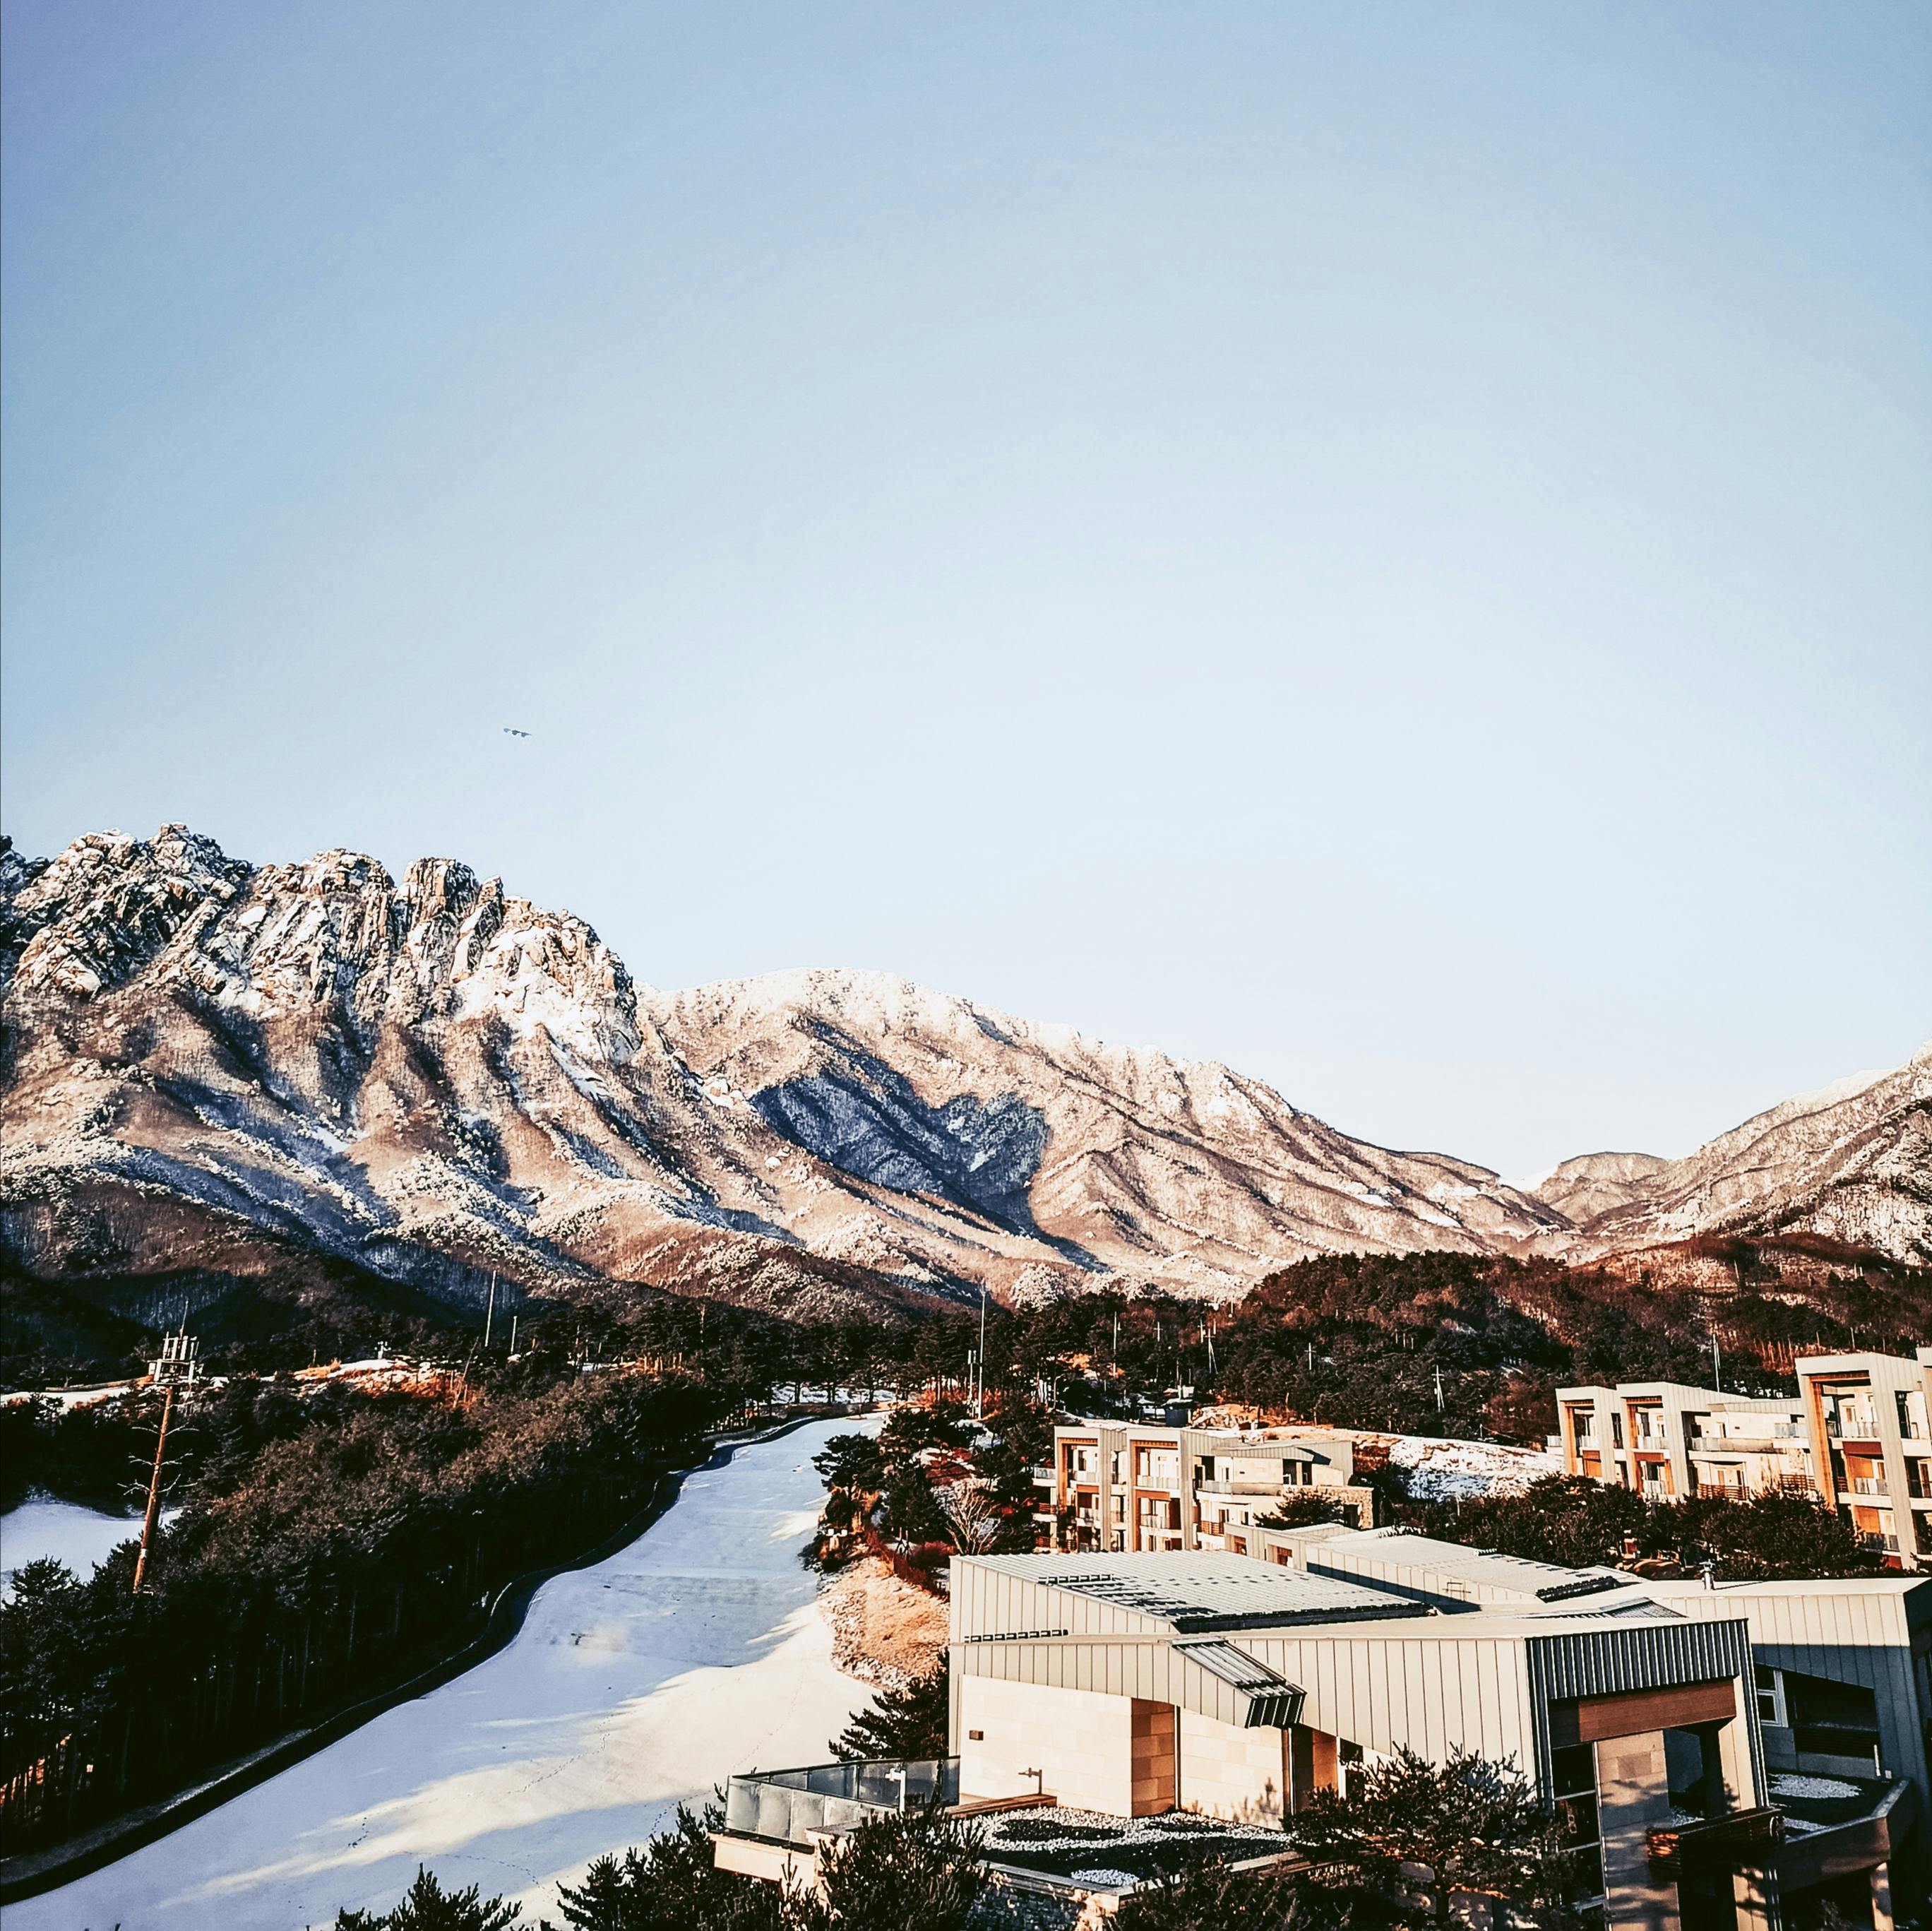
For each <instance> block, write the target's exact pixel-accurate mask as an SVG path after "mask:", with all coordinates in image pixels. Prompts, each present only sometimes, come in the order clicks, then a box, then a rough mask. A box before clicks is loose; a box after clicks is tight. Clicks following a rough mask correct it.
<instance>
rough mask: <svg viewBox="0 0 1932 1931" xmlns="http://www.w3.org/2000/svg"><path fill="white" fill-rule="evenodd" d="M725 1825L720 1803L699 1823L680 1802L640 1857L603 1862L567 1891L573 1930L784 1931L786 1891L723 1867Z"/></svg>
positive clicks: (567, 1921) (564, 1903) (565, 1905)
mask: <svg viewBox="0 0 1932 1931" xmlns="http://www.w3.org/2000/svg"><path fill="white" fill-rule="evenodd" d="M723 1821H724V1815H723V1812H721V1810H720V1809H719V1808H718V1806H717V1805H715V1804H706V1806H705V1807H704V1810H703V1815H701V1816H700V1815H694V1814H693V1813H692V1812H691V1810H690V1809H688V1808H687V1807H686V1806H685V1805H683V1804H682V1803H680V1804H679V1806H678V1807H677V1816H676V1820H675V1821H673V1824H672V1825H671V1827H670V1829H669V1830H662V1831H660V1832H658V1834H657V1835H656V1836H654V1837H652V1838H651V1839H649V1842H646V1845H644V1847H643V1849H642V1850H641V1851H640V1850H637V1849H631V1850H628V1851H625V1853H624V1854H623V1856H622V1857H621V1858H619V1857H599V1858H598V1860H596V1862H595V1863H593V1864H592V1866H590V1868H589V1870H588V1871H586V1872H585V1873H584V1877H583V1883H582V1884H577V1885H575V1886H572V1885H570V1884H559V1886H558V1887H557V1896H558V1902H559V1908H560V1909H561V1911H562V1917H563V1923H564V1926H565V1931H781V1927H783V1926H784V1925H785V1923H786V1922H787V1917H786V1911H787V1898H786V1894H785V1893H784V1892H783V1891H781V1890H780V1889H779V1888H778V1886H777V1885H775V1884H761V1883H760V1882H759V1881H757V1879H756V1878H748V1877H741V1876H740V1875H739V1874H738V1873H737V1872H735V1871H721V1870H720V1869H718V1866H717V1862H716V1859H715V1857H714V1855H713V1854H712V1845H711V1833H712V1831H713V1830H715V1829H717V1827H718V1825H719V1824H721V1823H722V1822H723ZM544 1931H553V1927H551V1926H548V1925H546V1926H544Z"/></svg>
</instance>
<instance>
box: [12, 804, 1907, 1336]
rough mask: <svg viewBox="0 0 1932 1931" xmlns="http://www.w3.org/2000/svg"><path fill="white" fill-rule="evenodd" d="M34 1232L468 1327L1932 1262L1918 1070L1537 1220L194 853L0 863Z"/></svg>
mask: <svg viewBox="0 0 1932 1931" xmlns="http://www.w3.org/2000/svg"><path fill="white" fill-rule="evenodd" d="M0 992H3V993H4V994H5V1015H6V1028H5V1058H4V1062H0V1080H4V1086H0V1094H4V1100H5V1116H4V1123H0V1124H3V1125H4V1134H0V1154H4V1162H5V1164H4V1179H0V1224H4V1233H5V1248H6V1251H7V1254H8V1255H9V1256H10V1257H11V1258H13V1259H14V1260H16V1261H17V1262H18V1263H20V1264H22V1265H23V1266H26V1268H28V1269H29V1270H30V1271H32V1272H36V1273H39V1274H41V1275H49V1276H54V1277H69V1278H71V1277H76V1276H79V1277H83V1278H85V1277H88V1276H91V1275H92V1276H105V1275H117V1274H118V1275H123V1276H125V1275H135V1276H139V1275H153V1274H155V1273H163V1272H178V1271H180V1270H181V1269H194V1268H205V1269H211V1270H213V1271H216V1272H222V1273H224V1274H226V1275H230V1276H233V1275H248V1274H250V1273H258V1272H264V1271H266V1270H267V1269H270V1268H272V1267H273V1266H275V1265H276V1264H277V1262H278V1257H286V1256H287V1254H288V1253H289V1252H290V1251H291V1250H294V1251H300V1252H302V1253H305V1254H320V1255H324V1256H329V1257H336V1258H338V1259H340V1260H344V1261H347V1262H353V1263H354V1264H355V1265H356V1266H357V1267H359V1268H361V1269H365V1270H368V1271H369V1272H374V1273H376V1274H378V1275H383V1276H385V1277H386V1278H389V1279H391V1280H394V1281H401V1282H405V1283H408V1284H410V1285H412V1286H413V1287H416V1288H419V1289H425V1290H428V1291H430V1292H432V1293H438V1294H441V1295H444V1296H452V1297H458V1298H463V1299H467V1298H470V1297H472V1296H474V1295H475V1293H477V1292H478V1290H479V1287H480V1284H481V1282H482V1281H483V1280H484V1278H486V1277H487V1273H488V1272H490V1271H492V1270H496V1271H500V1272H502V1273H503V1274H505V1275H507V1276H508V1277H510V1278H512V1279H514V1280H516V1281H520V1282H521V1283H522V1284H523V1285H524V1286H525V1287H528V1288H530V1289H532V1290H536V1291H540V1292H550V1293H565V1294H577V1295H582V1296H600V1295H608V1294H610V1293H618V1292H621V1291H622V1290H623V1289H624V1288H625V1286H626V1285H627V1284H637V1283H643V1284H651V1285H654V1286H658V1287H670V1288H673V1289H676V1290H682V1291H703V1292H706V1293H722V1294H725V1295H727V1296H730V1297H731V1298H733V1299H739V1300H742V1301H745V1302H750V1303H753V1304H756V1305H765V1306H769V1307H772V1308H781V1309H789V1310H792V1311H799V1312H811V1313H829V1312H833V1311H838V1310H840V1309H850V1308H853V1307H854V1306H856V1305H865V1306H868V1307H871V1306H877V1305H880V1302H882V1301H883V1302H887V1303H889V1302H900V1303H902V1304H904V1305H917V1304H920V1303H922V1302H931V1301H933V1300H935V1299H947V1298H959V1297H961V1296H966V1297H969V1298H970V1297H974V1296H977V1292H978V1290H979V1288H980V1286H982V1285H984V1286H986V1287H989V1288H991V1289H992V1290H993V1291H995V1293H998V1294H1000V1295H1001V1296H1005V1297H1007V1298H1012V1299H1032V1300H1037V1299H1041V1298H1044V1297H1050V1296H1053V1295H1055V1294H1058V1293H1066V1292H1069V1291H1073V1290H1078V1289H1079V1288H1080V1287H1082V1286H1084V1285H1088V1284H1093V1283H1094V1282H1096V1281H1101V1280H1111V1281H1117V1282H1121V1283H1148V1284H1161V1285H1164V1286H1166V1287H1172V1288H1175V1289H1178V1290H1183V1291H1189V1292H1197V1293H1205V1294H1213V1295H1223V1294H1227V1293H1234V1292H1238V1291H1239V1290H1241V1288H1242V1287H1244V1286H1245V1285H1247V1284H1248V1283H1250V1282H1251V1281H1253V1280H1255V1279H1256V1278H1259V1276H1260V1275H1262V1274H1264V1273H1265V1272H1268V1270H1269V1269H1271V1268H1272V1267H1275V1266H1280V1265H1281V1264H1283V1263H1286V1262H1288V1261H1291V1260H1295V1259H1298V1258H1301V1257H1304V1256H1307V1255H1309V1254H1320V1253H1330V1252H1336V1251H1371V1252H1376V1251H1379V1252H1389V1251H1409V1250H1412V1249H1416V1248H1433V1247H1441V1248H1457V1249H1460V1250H1462V1251H1469V1252H1476V1253H1509V1252H1524V1251H1534V1250H1541V1251H1556V1250H1558V1249H1560V1248H1564V1247H1565V1246H1568V1245H1572V1244H1574V1243H1575V1242H1577V1240H1578V1239H1579V1238H1580V1233H1579V1228H1578V1226H1577V1223H1581V1224H1582V1226H1581V1236H1582V1237H1583V1239H1586V1241H1587V1242H1589V1243H1590V1244H1592V1245H1593V1246H1595V1247H1598V1248H1601V1246H1602V1245H1604V1243H1606V1242H1610V1241H1613V1240H1616V1239H1622V1240H1627V1241H1643V1240H1651V1239H1657V1240H1662V1239H1673V1238H1676V1237H1679V1235H1680V1234H1681V1233H1683V1232H1685V1231H1693V1230H1697V1228H1700V1227H1703V1226H1705V1225H1706V1224H1714V1217H1715V1220H1724V1221H1726V1224H1729V1221H1733V1220H1737V1219H1738V1218H1739V1216H1746V1217H1748V1216H1749V1215H1751V1214H1754V1213H1758V1214H1769V1215H1771V1216H1772V1218H1774V1219H1777V1218H1778V1217H1780V1216H1782V1217H1783V1218H1782V1219H1781V1221H1779V1224H1790V1225H1797V1224H1801V1223H1802V1222H1803V1221H1804V1220H1805V1216H1806V1215H1811V1217H1812V1218H1813V1219H1814V1220H1815V1221H1819V1222H1820V1224H1823V1223H1824V1222H1825V1221H1829V1223H1830V1224H1831V1227H1832V1229H1833V1230H1834V1231H1841V1230H1843V1231H1845V1237H1846V1238H1852V1237H1853V1236H1852V1234H1851V1233H1850V1232H1849V1230H1851V1229H1852V1227H1854V1226H1855V1227H1857V1228H1858V1229H1859V1230H1862V1232H1861V1233H1859V1234H1858V1236H1857V1237H1858V1238H1860V1239H1867V1238H1869V1239H1870V1240H1871V1241H1872V1242H1873V1244H1874V1245H1881V1246H1882V1248H1884V1251H1887V1252H1890V1253H1893V1254H1898V1255H1900V1257H1906V1258H1920V1257H1925V1254H1926V1233H1925V1230H1926V1227H1927V1221H1928V1214H1927V1200H1926V1188H1925V1174H1926V1164H1925V1162H1924V1157H1923V1156H1924V1122H1923V1112H1924V1107H1923V1102H1924V1088H1925V1084H1926V1080H1925V1068H1924V1065H1923V1064H1922V1063H1921V1062H1918V1061H1915V1062H1913V1067H1914V1068H1918V1071H1917V1072H1916V1073H1915V1072H1914V1071H1913V1068H1906V1069H1905V1071H1904V1072H1903V1073H1901V1074H1898V1075H1894V1076H1890V1077H1891V1084H1890V1085H1887V1084H1886V1083H1885V1082H1884V1081H1879V1082H1877V1083H1874V1084H1873V1085H1872V1086H1870V1087H1869V1088H1866V1089H1860V1092H1861V1094H1863V1095H1865V1097H1864V1098H1863V1099H1862V1100H1861V1101H1856V1104H1857V1106H1858V1107H1861V1108H1862V1110H1861V1111H1859V1112H1858V1120H1859V1121H1860V1122H1861V1125H1860V1126H1859V1127H1858V1133H1857V1134H1855V1135H1853V1136H1852V1138H1853V1139H1855V1140H1856V1144H1855V1145H1852V1143H1850V1142H1849V1141H1848V1140H1847V1138H1846V1131H1841V1126H1838V1125H1832V1123H1831V1122H1829V1121H1826V1119H1824V1118H1823V1115H1821V1114H1820V1113H1819V1112H1818V1110H1817V1109H1816V1108H1815V1107H1814V1109H1812V1110H1810V1111H1805V1110H1802V1109H1801V1110H1799V1112H1797V1113H1789V1110H1787V1109H1780V1110H1777V1112H1776V1113H1775V1114H1772V1115H1766V1116H1765V1118H1764V1120H1763V1121H1762V1122H1752V1123H1751V1126H1750V1127H1748V1128H1741V1129H1739V1134H1734V1135H1730V1136H1727V1137H1726V1139H1725V1140H1722V1141H1718V1142H1714V1143H1712V1147H1711V1148H1707V1149H1704V1150H1703V1152H1702V1153H1700V1155H1694V1156H1693V1158H1692V1159H1691V1161H1679V1162H1669V1163H1664V1162H1652V1161H1646V1159H1645V1158H1644V1157H1643V1156H1621V1155H1619V1156H1592V1157H1591V1158H1590V1159H1589V1160H1586V1161H1582V1162H1570V1163H1567V1164H1566V1167H1565V1168H1563V1169H1559V1173H1558V1175H1556V1176H1551V1179H1550V1181H1548V1182H1545V1183H1544V1193H1543V1194H1542V1196H1541V1197H1538V1196H1536V1195H1535V1194H1527V1193H1524V1192H1522V1191H1518V1190H1517V1189H1515V1188H1511V1187H1509V1186H1508V1185H1505V1184H1504V1183H1503V1182H1502V1181H1500V1180H1499V1179H1498V1178H1497V1176H1496V1175H1495V1174H1493V1173H1490V1171H1488V1170H1487V1169H1485V1168H1483V1167H1477V1166H1474V1165H1472V1164H1469V1163H1468V1162H1466V1161H1457V1160H1454V1159H1451V1158H1448V1157H1447V1156H1445V1155H1435V1154H1410V1153H1397V1152H1388V1151H1386V1150H1385V1149H1381V1148H1378V1147H1373V1146H1367V1145H1366V1144H1365V1143H1362V1142H1361V1141H1358V1140H1352V1139H1350V1138H1349V1137H1348V1136H1347V1135H1346V1134H1342V1133H1340V1132H1337V1131H1336V1130H1335V1129H1334V1128H1331V1127H1329V1126H1328V1125H1325V1124H1324V1123H1323V1122H1321V1121H1319V1120H1317V1119H1313V1117H1311V1116H1309V1115H1307V1114H1306V1113H1301V1112H1298V1110H1296V1109H1295V1107H1292V1106H1291V1105H1289V1104H1288V1103H1287V1102H1286V1101H1284V1100H1283V1099H1282V1098H1281V1097H1280V1095H1277V1094H1276V1093H1274V1092H1272V1091H1271V1089H1268V1087H1266V1086H1262V1085H1261V1084H1260V1083H1258V1082H1256V1081H1254V1080H1248V1079H1246V1078H1244V1077H1242V1076H1241V1075H1240V1074H1236V1073H1234V1072H1232V1071H1229V1069H1228V1068H1226V1067H1223V1066H1219V1065H1208V1064H1202V1063H1199V1062H1187V1061H1181V1060H1176V1059H1169V1057H1167V1056H1166V1055H1164V1054H1161V1053H1154V1052H1149V1051H1145V1050H1124V1049H1120V1048H1116V1047H1108V1046H1105V1045H1103V1044H1100V1043H1099V1042H1097V1041H1093V1040H1089V1039H1086V1038H1082V1036H1081V1035H1078V1034H1076V1033H1074V1032H1070V1031H1067V1030H1065V1029H1060V1028H1055V1027H1047V1026H1034V1025H1031V1024H1028V1023H1025V1022H1024V1021H1021V1020H1014V1019H1011V1018H1009V1017H1006V1016H1005V1015H1003V1014H998V1013H995V1012H992V1011H988V1010H986V1009H985V1008H981V1007H979V1006H976V1005H974V1004H972V1003H971V1002H970V1001H968V1000H965V999H956V998H952V997H950V996H947V995H944V994H941V993H933V992H929V991H927V990H924V989H922V988H921V987H916V986H913V985H910V984H907V983H906V982H904V981H899V980H895V979H891V978H886V977H884V976H883V975H876V974H866V973H850V972H799V973H785V974H778V975H773V976H771V977H769V978H763V979H756V980H748V981H737V982H733V983H730V984H724V985H718V986H710V987H700V988H698V989H697V990H694V991H690V992H686V993H667V994H659V993H652V992H651V991H649V990H648V989H640V988H639V987H636V986H634V984H632V982H631V978H630V977H629V975H628V973H627V972H625V969H624V966H623V964H622V962H621V961H620V960H619V959H617V958H616V956H614V955H613V953H611V952H610V950H609V949H608V948H607V947H605V946H604V944H602V943H601V941H600V940H599V939H598V937H597V935H596V934H595V932H593V931H592V930H591V929H590V928H589V926H587V925H586V924H585V923H583V921H582V920H579V919H576V918H574V917H571V916H570V915H568V914H560V913H552V912H547V911H543V910H541V908H538V907H536V906H534V905H531V904H529V902H527V901H526V900H524V899H517V898H514V897H511V896H508V895H506V894H505V892H504V891H503V890H502V886H501V884H499V882H498V881H496V880H494V879H489V880H479V879H478V878H477V877H476V876H475V874H474V873H473V872H471V871H470V870H469V869H468V868H467V867H466V866H462V865H460V864H458V863H454V862H453V861H450V860H422V861H421V862H420V863H417V864H416V865H414V866H411V867H410V870H409V872H408V873H407V875H406V876H405V877H404V879H403V881H402V882H401V884H400V885H398V884H397V883H396V882H395V881H394V880H393V879H392V878H390V877H389V875H388V874H387V872H385V871H384V870H383V868H382V867H381V866H380V865H378V864H377V863H375V861H374V860H372V859H370V858H368V857H364V856H362V855H361V854H357V853H354V852H348V851H331V852H325V853H323V854H321V855H320V857H316V858H314V859H312V860H310V861H309V862H308V863H306V864H303V865H292V866H261V867H259V868H258V867H255V866H250V865H248V864H246V863H242V861H240V860H235V859H232V858H229V857H227V856H226V854H224V853H223V851H221V850H220V848H219V847H218V846H217V845H214V843H213V842H211V840H209V839H205V838H202V837H198V836H195V835H194V834H193V833H190V832H188V831H187V830H185V829H184V828H183V827H180V826H178V825H170V826H166V827H163V829H162V830H161V831H160V833H159V834H157V836H156V837H155V838H154V839H152V840H146V841H144V840H140V839H132V838H127V837H124V836H121V835H120V834H118V833H98V834H95V835H92V836H88V837H86V838H83V839H78V840H77V841H76V842H75V843H74V845H71V846H70V847H69V848H68V849H67V850H66V851H65V852H63V853H62V854H61V855H60V856H59V857H58V858H55V859H54V860H52V861H51V862H49V861H46V860H25V859H23V858H21V857H19V856H18V855H17V854H14V853H13V851H11V849H10V847H7V846H5V845H0ZM1914 1093H1915V1094H1916V1095H1917V1102H1916V1104H1917V1107H1918V1113H1917V1115H1916V1117H1917V1119H1918V1125H1917V1127H1916V1128H1914V1129H1912V1131H1913V1132H1915V1134H1916V1135H1917V1137H1916V1138H1912V1137H1911V1134H1909V1133H1907V1132H1905V1131H1902V1130H1900V1128H1899V1127H1898V1125H1897V1121H1898V1120H1899V1119H1900V1118H1901V1117H1905V1118H1908V1119H1909V1117H1911V1116H1912V1114H1911V1109H1912V1104H1913V1102H1912V1098H1911V1096H1912V1094H1914ZM1855 1099H1856V1096H1847V1097H1846V1099H1845V1100H1844V1101H1843V1102H1842V1103H1841V1102H1834V1103H1833V1104H1834V1105H1838V1104H1843V1105H1845V1106H1852V1105H1853V1104H1854V1101H1855ZM1793 1104H1794V1106H1796V1105H1798V1104H1799V1103H1793ZM1901 1107H1903V1109H1904V1112H1903V1114H1901V1113H1900V1108H1901ZM1787 1113H1789V1116H1788V1117H1787ZM1837 1117H1838V1119H1840V1120H1841V1124H1842V1122H1848V1121H1849V1120H1850V1119H1851V1118H1852V1115H1851V1114H1849V1113H1844V1114H1842V1115H1841V1116H1837ZM1754 1129H1758V1130H1759V1131H1757V1132H1756V1134H1755V1135H1754V1137H1751V1136H1753V1134H1754ZM1741 1135H1742V1136H1748V1139H1746V1140H1740V1136H1741ZM1860 1135H1861V1136H1862V1137H1858V1136H1860ZM1732 1142H1737V1143H1738V1144H1737V1145H1736V1146H1732V1145H1731V1144H1730V1143H1732ZM1801 1142H1802V1146H1803V1148H1804V1149H1807V1150H1805V1151H1803V1152H1802V1153H1793V1154H1790V1155H1788V1156H1787V1155H1784V1154H1780V1153H1778V1152H1776V1150H1775V1149H1778V1148H1779V1147H1782V1146H1798V1145H1799V1143H1801ZM1707 1156H1708V1157H1707ZM1604 1161H1610V1162H1611V1163H1612V1164H1611V1166H1610V1167H1605V1166H1604ZM1700 1162H1701V1163H1703V1164H1701V1165H1700V1164H1699V1163H1700ZM1753 1176H1763V1179H1762V1184H1759V1182H1758V1181H1757V1180H1754V1177H1753ZM1819 1188H1824V1189H1825V1193H1824V1194H1818V1190H1819ZM1808 1189H1810V1190H1811V1191H1807V1190H1808ZM1814 1195H1817V1197H1816V1198H1814ZM1827 1195H1828V1196H1829V1198H1827V1197H1826V1196H1827ZM1726 1217H1729V1218H1728V1220H1727V1219H1726Z"/></svg>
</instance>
